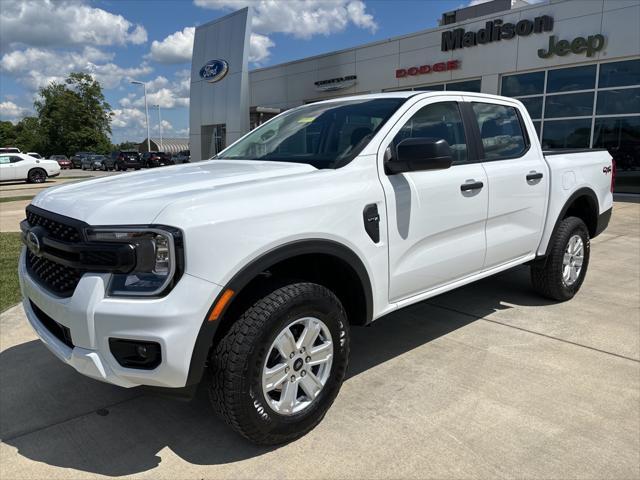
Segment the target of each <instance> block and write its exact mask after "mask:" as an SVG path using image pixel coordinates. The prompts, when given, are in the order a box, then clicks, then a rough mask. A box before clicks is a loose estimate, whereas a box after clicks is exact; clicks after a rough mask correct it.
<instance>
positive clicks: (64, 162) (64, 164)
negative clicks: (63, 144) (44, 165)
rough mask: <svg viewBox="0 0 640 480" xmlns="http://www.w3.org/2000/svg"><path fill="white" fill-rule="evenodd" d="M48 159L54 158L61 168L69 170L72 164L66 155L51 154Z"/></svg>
mask: <svg viewBox="0 0 640 480" xmlns="http://www.w3.org/2000/svg"><path fill="white" fill-rule="evenodd" d="M49 160H54V161H56V162H58V165H60V168H61V169H63V170H64V169H65V168H67V169H69V170H70V169H71V168H73V165H72V164H71V160H69V159H68V158H67V156H66V155H51V156H50V157H49Z"/></svg>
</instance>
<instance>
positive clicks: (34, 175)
mask: <svg viewBox="0 0 640 480" xmlns="http://www.w3.org/2000/svg"><path fill="white" fill-rule="evenodd" d="M46 180H47V172H45V171H44V170H43V169H41V168H33V169H31V170H29V174H28V175H27V181H28V182H29V183H44V182H45V181H46Z"/></svg>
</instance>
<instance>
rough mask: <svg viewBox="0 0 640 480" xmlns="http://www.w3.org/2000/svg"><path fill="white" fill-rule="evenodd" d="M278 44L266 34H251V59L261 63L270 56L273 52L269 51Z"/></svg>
mask: <svg viewBox="0 0 640 480" xmlns="http://www.w3.org/2000/svg"><path fill="white" fill-rule="evenodd" d="M275 45H276V44H275V43H274V42H273V40H271V39H270V38H269V37H267V36H266V35H260V34H259V33H252V34H251V43H250V45H249V61H250V62H253V63H260V62H263V61H264V60H266V59H267V58H269V55H270V54H271V52H270V51H269V50H270V49H271V48H272V47H274V46H275Z"/></svg>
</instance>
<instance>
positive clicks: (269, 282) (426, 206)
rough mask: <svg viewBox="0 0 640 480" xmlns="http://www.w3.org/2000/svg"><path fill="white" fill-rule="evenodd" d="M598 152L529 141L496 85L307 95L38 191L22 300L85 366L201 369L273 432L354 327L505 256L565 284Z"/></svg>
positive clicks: (171, 372) (95, 373)
mask: <svg viewBox="0 0 640 480" xmlns="http://www.w3.org/2000/svg"><path fill="white" fill-rule="evenodd" d="M613 172H614V169H613V164H612V159H611V156H610V155H609V154H608V152H606V151H584V152H566V153H565V152H543V151H542V149H541V147H540V144H539V142H538V137H537V135H536V130H535V127H534V124H533V122H532V121H531V119H530V118H529V115H528V114H527V110H526V109H525V107H524V106H523V104H522V103H521V102H519V101H518V100H514V99H510V98H503V97H497V96H492V95H483V94H476V93H467V92H452V91H446V92H393V93H391V92H390V93H382V94H374V95H363V96H357V97H346V98H340V99H334V100H329V101H324V102H318V103H313V104H309V105H304V106H301V107H298V108H294V109H291V110H288V111H286V112H284V113H282V114H280V115H278V116H277V117H275V118H273V119H272V120H270V121H268V122H266V123H265V124H263V125H261V126H259V127H258V128H256V129H255V130H253V131H252V132H250V133H249V134H247V135H246V136H244V137H243V138H241V139H240V140H238V141H237V142H236V143H234V144H232V145H231V146H229V147H228V148H227V149H225V150H223V151H222V152H221V153H219V154H218V155H217V156H216V157H215V158H214V159H212V160H210V161H205V162H197V163H194V164H189V165H181V166H177V167H175V168H174V169H172V172H171V175H166V174H164V173H163V171H154V170H152V171H147V172H141V173H139V174H137V175H130V176H129V175H124V176H119V177H110V178H103V179H98V180H91V181H87V182H82V183H77V184H73V185H68V186H64V187H60V188H57V189H54V190H45V191H43V192H41V193H40V194H38V196H37V197H36V198H35V199H34V200H33V202H32V204H31V205H30V206H29V207H27V219H26V220H25V221H24V222H23V223H22V225H21V228H22V231H23V238H24V241H25V243H26V245H27V248H26V249H25V250H24V251H23V254H22V256H21V259H20V263H19V270H20V272H19V273H20V278H21V285H22V293H23V296H24V308H25V311H26V314H27V318H28V320H29V322H30V323H31V325H32V326H33V328H34V329H35V331H36V333H37V334H38V335H39V337H40V338H41V339H42V340H43V341H44V343H45V344H46V345H47V346H48V347H49V348H50V349H51V350H52V351H53V352H54V354H55V355H57V356H58V358H60V359H61V360H62V361H64V362H65V363H67V364H69V365H71V366H73V367H74V368H76V369H77V370H78V371H80V372H81V373H83V374H85V375H88V376H90V377H94V378H97V379H99V380H102V381H105V382H109V383H113V384H116V385H120V386H123V387H134V386H138V385H147V386H152V387H154V388H161V389H164V391H168V390H170V391H172V392H173V393H178V392H181V393H192V392H193V390H194V389H195V386H196V385H197V384H198V383H199V382H200V381H201V379H203V378H204V379H205V381H206V382H207V383H208V388H209V392H210V398H211V401H212V404H213V407H214V409H215V410H216V411H217V412H219V413H220V414H221V415H222V417H223V418H224V419H225V420H226V421H227V422H228V423H229V425H231V426H232V427H233V428H234V429H235V430H237V431H238V432H240V433H241V434H242V435H243V436H245V437H246V438H248V439H249V440H251V441H253V442H256V443H260V444H276V443H282V442H286V441H289V440H292V439H295V438H297V437H300V436H301V435H304V434H305V433H306V432H308V431H310V430H311V429H312V428H313V427H314V426H315V425H317V424H318V423H319V422H320V420H321V419H322V417H323V416H324V414H325V412H326V411H327V410H328V408H329V407H330V405H331V403H332V402H333V400H334V398H335V397H336V395H337V394H338V391H339V389H340V386H341V384H342V381H343V379H344V375H345V372H346V368H347V360H348V356H349V336H350V333H349V332H350V328H351V327H352V326H354V325H367V324H369V323H371V322H372V321H374V320H376V319H378V318H380V317H382V316H384V315H386V314H388V313H390V312H393V311H395V310H397V309H399V308H402V307H405V306H408V305H411V304H414V303H416V302H420V301H422V300H425V299H427V298H430V297H432V296H435V295H438V294H440V293H443V292H446V291H448V290H451V289H454V288H457V287H459V286H462V285H465V284H467V283H470V282H473V281H476V280H479V279H481V278H484V277H487V276H489V275H493V274H495V273H498V272H501V271H503V270H506V269H509V268H512V267H515V266H518V265H523V264H528V265H530V269H531V280H532V284H533V287H534V289H535V290H537V291H538V292H540V293H541V294H542V295H544V296H546V297H548V298H550V299H553V300H557V301H565V300H569V299H570V298H572V297H573V296H574V295H575V294H576V293H577V292H578V290H579V289H580V286H581V285H582V282H583V280H584V278H585V275H586V271H587V267H588V265H589V257H590V240H591V239H592V238H593V237H595V236H597V235H598V234H600V232H602V231H603V230H604V229H605V228H606V226H607V224H608V222H609V218H610V216H611V211H612V202H613V196H612V187H613ZM141 185H144V188H140V186H141ZM96 191H99V195H94V193H95V192H96ZM62 251H64V255H62V253H60V252H62ZM76 252H77V256H74V257H71V255H72V254H74V253H76ZM205 366H207V367H208V368H207V369H205ZM425 401H427V402H428V398H427V399H425Z"/></svg>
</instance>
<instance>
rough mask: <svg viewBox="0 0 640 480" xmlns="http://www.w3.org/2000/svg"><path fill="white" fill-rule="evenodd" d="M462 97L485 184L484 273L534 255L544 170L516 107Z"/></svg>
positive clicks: (545, 177)
mask: <svg viewBox="0 0 640 480" xmlns="http://www.w3.org/2000/svg"><path fill="white" fill-rule="evenodd" d="M465 99H466V100H468V101H469V102H470V103H468V104H467V105H468V106H467V107H466V108H467V109H468V110H470V111H471V112H472V115H470V116H472V117H473V118H475V119H476V124H475V125H474V129H476V135H477V137H479V139H480V142H479V147H478V148H479V149H480V151H481V156H482V164H483V166H484V169H485V171H486V173H487V177H488V180H489V189H488V190H489V207H488V214H487V226H486V236H487V254H486V259H485V264H484V269H490V268H492V267H496V266H499V265H502V264H506V263H509V262H511V261H514V260H517V259H522V258H523V257H528V256H532V255H534V254H535V252H536V249H537V246H538V244H539V242H540V238H541V236H542V229H543V225H544V220H545V212H546V208H547V198H548V190H549V180H550V178H549V170H548V166H547V164H546V162H545V161H544V158H543V156H542V152H541V151H540V148H539V144H538V142H537V141H535V139H531V138H530V136H529V133H528V132H534V130H533V125H529V126H527V122H528V123H529V124H530V123H531V121H530V120H529V119H528V117H527V116H526V114H524V115H523V114H522V113H521V112H520V111H519V108H518V106H517V104H515V103H510V102H508V101H500V100H491V101H490V103H488V102H487V101H486V99H482V98H479V97H476V98H473V97H465ZM532 135H535V133H532ZM532 140H533V141H532Z"/></svg>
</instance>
